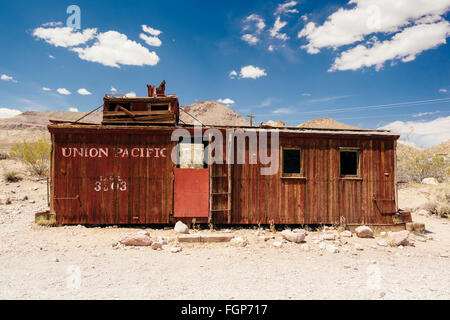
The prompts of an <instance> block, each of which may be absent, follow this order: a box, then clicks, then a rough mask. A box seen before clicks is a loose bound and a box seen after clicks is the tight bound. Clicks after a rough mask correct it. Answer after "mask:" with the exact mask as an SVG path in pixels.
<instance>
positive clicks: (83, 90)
mask: <svg viewBox="0 0 450 320" xmlns="http://www.w3.org/2000/svg"><path fill="white" fill-rule="evenodd" d="M77 92H78V94H81V95H82V96H88V95H91V94H92V93H90V92H89V91H87V90H86V89H85V88H80V89H78V91H77Z"/></svg>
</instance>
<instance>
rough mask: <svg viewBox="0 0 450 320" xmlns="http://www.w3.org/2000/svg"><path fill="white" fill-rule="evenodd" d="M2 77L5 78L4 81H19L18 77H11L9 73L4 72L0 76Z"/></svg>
mask: <svg viewBox="0 0 450 320" xmlns="http://www.w3.org/2000/svg"><path fill="white" fill-rule="evenodd" d="M0 79H1V80H3V81H11V82H14V83H17V82H18V81H17V80H16V79H14V78H13V77H11V76H8V75H7V74H2V76H1V77H0Z"/></svg>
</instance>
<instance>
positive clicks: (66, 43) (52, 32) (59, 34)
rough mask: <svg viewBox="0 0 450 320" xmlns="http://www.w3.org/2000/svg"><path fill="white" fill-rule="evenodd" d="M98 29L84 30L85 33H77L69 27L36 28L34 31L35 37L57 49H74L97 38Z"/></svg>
mask: <svg viewBox="0 0 450 320" xmlns="http://www.w3.org/2000/svg"><path fill="white" fill-rule="evenodd" d="M96 33H97V29H96V28H93V29H84V30H83V31H81V32H79V31H75V29H72V28H69V27H63V28H59V27H56V28H42V27H39V28H36V29H34V30H33V36H35V37H36V38H39V39H43V40H44V41H45V42H47V43H49V44H51V45H53V46H55V47H64V48H68V47H74V46H78V45H80V44H84V43H86V42H88V41H89V40H92V39H94V38H95V35H96Z"/></svg>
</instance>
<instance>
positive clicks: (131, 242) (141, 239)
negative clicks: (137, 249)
mask: <svg viewBox="0 0 450 320" xmlns="http://www.w3.org/2000/svg"><path fill="white" fill-rule="evenodd" d="M119 242H120V243H121V244H124V245H126V246H151V245H152V243H153V241H152V238H151V237H150V236H149V235H148V234H144V233H143V232H142V231H140V232H138V233H135V234H127V235H125V236H123V237H122V238H121V239H120V240H119Z"/></svg>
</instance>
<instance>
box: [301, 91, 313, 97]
mask: <svg viewBox="0 0 450 320" xmlns="http://www.w3.org/2000/svg"><path fill="white" fill-rule="evenodd" d="M302 96H303V97H311V93H306V92H305V93H302Z"/></svg>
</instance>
